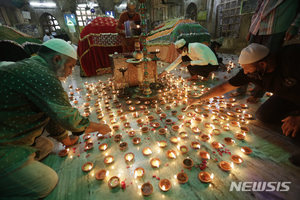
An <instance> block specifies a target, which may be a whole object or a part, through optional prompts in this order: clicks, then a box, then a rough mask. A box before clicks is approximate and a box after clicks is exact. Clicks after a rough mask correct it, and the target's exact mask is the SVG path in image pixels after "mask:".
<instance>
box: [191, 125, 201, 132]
mask: <svg viewBox="0 0 300 200" xmlns="http://www.w3.org/2000/svg"><path fill="white" fill-rule="evenodd" d="M192 131H193V133H195V134H200V133H201V130H200V129H199V128H198V127H193V128H192Z"/></svg>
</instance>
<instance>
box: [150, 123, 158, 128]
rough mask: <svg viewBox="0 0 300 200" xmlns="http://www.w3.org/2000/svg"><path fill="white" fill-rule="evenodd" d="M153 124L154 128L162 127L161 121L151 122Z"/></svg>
mask: <svg viewBox="0 0 300 200" xmlns="http://www.w3.org/2000/svg"><path fill="white" fill-rule="evenodd" d="M151 126H152V127H153V128H158V127H160V123H158V122H154V123H152V124H151Z"/></svg>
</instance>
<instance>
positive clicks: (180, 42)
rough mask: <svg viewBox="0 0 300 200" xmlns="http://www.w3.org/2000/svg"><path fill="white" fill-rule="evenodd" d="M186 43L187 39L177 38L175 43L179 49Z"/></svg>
mask: <svg viewBox="0 0 300 200" xmlns="http://www.w3.org/2000/svg"><path fill="white" fill-rule="evenodd" d="M185 44H186V41H185V39H180V40H177V41H176V42H175V43H174V45H175V48H176V49H179V48H181V47H183V46H184V45H185Z"/></svg>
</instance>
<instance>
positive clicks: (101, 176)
mask: <svg viewBox="0 0 300 200" xmlns="http://www.w3.org/2000/svg"><path fill="white" fill-rule="evenodd" d="M105 177H106V170H105V169H101V170H99V171H97V172H96V174H95V178H96V179H97V180H103V179H105Z"/></svg>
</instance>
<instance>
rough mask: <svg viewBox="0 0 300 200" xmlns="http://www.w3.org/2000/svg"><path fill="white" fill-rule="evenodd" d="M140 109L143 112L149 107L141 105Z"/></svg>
mask: <svg viewBox="0 0 300 200" xmlns="http://www.w3.org/2000/svg"><path fill="white" fill-rule="evenodd" d="M139 107H140V109H141V110H145V109H146V108H147V106H145V105H140V106H139Z"/></svg>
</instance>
